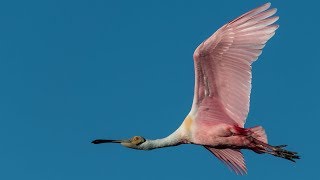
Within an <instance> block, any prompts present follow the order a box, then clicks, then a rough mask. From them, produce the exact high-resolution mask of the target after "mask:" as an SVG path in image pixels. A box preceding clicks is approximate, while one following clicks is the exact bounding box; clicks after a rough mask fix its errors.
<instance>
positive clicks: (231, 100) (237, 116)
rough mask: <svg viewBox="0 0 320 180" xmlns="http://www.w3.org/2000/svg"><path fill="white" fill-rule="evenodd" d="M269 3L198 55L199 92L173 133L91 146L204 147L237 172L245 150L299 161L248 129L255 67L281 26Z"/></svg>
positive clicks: (227, 29) (260, 131)
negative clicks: (252, 69) (255, 62)
mask: <svg viewBox="0 0 320 180" xmlns="http://www.w3.org/2000/svg"><path fill="white" fill-rule="evenodd" d="M270 6H271V4H270V3H266V4H264V5H262V6H260V7H258V8H255V9H253V10H251V11H249V12H247V13H245V14H243V15H241V16H240V17H238V18H236V19H234V20H232V21H230V22H229V23H227V24H225V25H224V26H222V27H221V28H220V29H218V30H217V31H216V32H215V33H214V34H213V35H211V36H210V37H209V38H208V39H206V40H205V41H204V42H202V43H201V44H200V45H199V46H198V47H197V48H196V50H195V51H194V54H193V59H194V71H195V90H194V98H193V104H192V108H191V111H190V112H189V114H188V115H187V116H186V118H185V119H184V121H183V122H182V124H181V126H180V127H179V128H178V129H177V130H176V131H175V132H173V133H172V134H171V135H169V136H167V137H165V138H162V139H156V140H150V139H145V138H143V137H141V136H134V137H132V138H131V139H125V140H106V139H97V140H94V141H92V143H93V144H101V143H120V144H122V145H123V146H125V147H128V148H133V149H138V150H152V149H156V148H163V147H169V146H177V145H181V144H194V145H198V146H203V147H204V148H206V149H207V150H209V151H210V152H211V153H212V154H213V155H215V156H216V157H217V158H218V159H220V160H221V161H222V162H224V163H225V164H226V165H227V166H228V167H229V168H230V169H231V170H233V171H234V172H235V173H237V174H240V175H243V174H246V173H247V169H246V165H245V161H244V157H243V154H242V153H241V149H249V150H252V151H254V152H256V153H258V154H262V153H267V154H271V155H273V156H276V157H281V158H284V159H287V160H290V161H293V162H295V160H296V159H299V158H300V157H299V156H298V154H297V153H296V152H292V151H288V150H286V149H284V147H285V146H286V145H280V146H272V145H270V144H268V140H267V135H266V133H265V131H264V129H263V128H262V127H261V126H256V127H251V128H245V127H244V124H245V121H246V118H247V115H248V112H249V100H250V91H251V76H252V75H251V64H252V63H253V62H254V61H256V60H257V59H258V57H259V55H260V54H261V53H262V49H263V47H264V46H265V44H266V43H267V41H268V40H269V39H270V38H271V37H272V36H273V35H274V34H275V31H276V29H277V28H278V27H279V26H278V25H277V24H274V23H275V22H276V21H277V20H278V19H279V17H278V16H273V15H274V14H275V13H276V11H277V10H276V9H275V8H272V9H270Z"/></svg>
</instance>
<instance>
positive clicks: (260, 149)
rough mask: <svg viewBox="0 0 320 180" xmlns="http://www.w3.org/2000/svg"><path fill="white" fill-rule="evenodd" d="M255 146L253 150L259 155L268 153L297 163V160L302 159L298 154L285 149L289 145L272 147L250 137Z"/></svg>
mask: <svg viewBox="0 0 320 180" xmlns="http://www.w3.org/2000/svg"><path fill="white" fill-rule="evenodd" d="M250 140H251V142H252V144H253V148H252V150H253V151H255V152H257V153H268V154H271V155H273V156H276V157H281V158H284V159H287V160H289V161H292V162H295V159H300V156H299V155H298V153H297V152H293V151H288V150H286V149H284V147H286V146H287V145H279V146H271V145H270V144H267V143H264V142H262V141H259V140H258V139H256V138H254V137H250Z"/></svg>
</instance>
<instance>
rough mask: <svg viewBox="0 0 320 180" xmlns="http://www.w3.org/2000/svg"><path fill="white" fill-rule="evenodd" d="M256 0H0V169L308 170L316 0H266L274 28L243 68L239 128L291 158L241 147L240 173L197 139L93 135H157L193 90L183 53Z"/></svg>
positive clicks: (315, 103) (104, 174)
mask: <svg viewBox="0 0 320 180" xmlns="http://www.w3.org/2000/svg"><path fill="white" fill-rule="evenodd" d="M264 3H266V1H262V0H255V1H253V0H250V1H245V0H233V1H214V0H206V1H205V0H197V1H193V2H191V1H189V2H184V1H150V0H145V1H121V0H119V1H103V0H96V1H92V0H86V1H84V0H77V1H76V0H74V1H71V0H56V1H43V0H37V1H36V0H30V1H22V0H21V1H18V0H11V1H1V2H0V24H1V25H0V123H1V124H0V140H1V144H0V179H3V180H9V179H14V180H21V179H30V180H44V179H45V180H71V179H77V180H88V179H94V180H105V179H120V180H121V179H123V180H124V179H125V180H127V179H129V178H132V179H141V180H144V179H174V178H177V179H185V180H189V179H190V180H191V179H192V180H194V179H235V178H236V179H254V180H257V179H280V178H285V179H291V180H295V179H297V180H298V179H299V180H300V179H302V178H306V179H316V177H317V178H319V170H320V169H319V160H320V158H319V152H318V151H319V148H320V146H319V133H318V129H319V125H320V123H319V122H320V121H319V119H320V116H319V111H320V105H319V100H320V95H319V92H320V85H319V82H320V80H319V78H320V73H319V66H320V61H319V60H320V56H319V52H320V46H319V44H318V42H319V40H320V39H319V26H320V24H319V17H320V16H319V9H318V7H319V2H317V1H273V2H272V3H273V7H277V8H278V10H279V11H278V15H279V16H280V20H279V24H280V28H279V30H278V31H277V34H276V36H274V37H273V39H271V40H270V41H269V43H268V45H267V46H266V47H265V49H264V53H263V54H262V56H261V57H260V59H259V61H257V62H256V63H255V64H254V66H253V91H252V95H251V111H250V114H249V117H248V121H247V127H248V126H249V127H250V126H254V125H263V126H264V127H265V128H266V130H267V133H268V137H269V142H270V143H271V144H275V145H277V144H289V148H290V149H291V150H294V151H298V152H300V153H301V155H302V159H301V160H300V161H299V162H298V163H296V164H294V163H291V162H289V161H286V160H282V159H279V158H275V157H272V156H268V155H257V154H255V153H253V152H248V151H245V157H246V162H247V167H248V170H249V171H248V173H249V174H248V175H247V176H244V177H241V176H237V177H236V175H235V174H233V173H232V172H230V171H229V170H228V169H227V168H226V167H225V166H224V165H223V164H222V163H220V162H219V161H218V160H217V159H216V158H215V157H213V156H212V155H211V154H210V153H209V152H207V151H206V150H205V149H204V148H202V147H197V146H192V145H184V146H179V147H173V148H166V149H159V150H154V151H148V152H144V151H136V150H131V149H126V148H123V147H121V146H120V145H118V144H110V145H99V146H96V145H92V144H90V141H91V140H93V139H95V138H114V139H117V138H128V137H131V136H133V135H142V136H145V137H146V138H160V137H164V136H166V135H168V134H170V133H171V132H172V131H174V130H175V129H176V128H177V127H178V126H179V125H180V123H181V121H182V120H183V119H184V117H185V115H186V114H187V113H188V112H189V109H190V107H191V103H192V97H193V86H194V73H193V60H192V54H193V51H194V49H195V48H196V46H197V45H198V44H199V43H201V42H202V41H203V40H204V39H205V38H207V37H208V36H209V35H211V34H212V33H213V32H214V31H215V30H217V29H218V28H219V27H220V26H222V25H223V24H225V23H226V22H228V21H229V20H232V19H233V18H235V17H237V16H239V15H240V14H242V13H244V12H246V11H248V10H250V9H252V8H255V7H257V6H259V5H262V4H264Z"/></svg>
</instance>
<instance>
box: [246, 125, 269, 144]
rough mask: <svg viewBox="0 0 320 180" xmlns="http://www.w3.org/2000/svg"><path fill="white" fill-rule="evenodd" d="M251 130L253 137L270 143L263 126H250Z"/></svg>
mask: <svg viewBox="0 0 320 180" xmlns="http://www.w3.org/2000/svg"><path fill="white" fill-rule="evenodd" d="M249 130H250V131H251V132H253V134H252V137H254V138H256V139H258V140H259V141H262V142H264V143H266V144H268V138H267V134H266V132H265V131H264V129H263V127H262V126H255V127H252V128H249Z"/></svg>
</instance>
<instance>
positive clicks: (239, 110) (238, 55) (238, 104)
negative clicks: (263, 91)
mask: <svg viewBox="0 0 320 180" xmlns="http://www.w3.org/2000/svg"><path fill="white" fill-rule="evenodd" d="M270 6H271V4H270V3H267V4H264V5H262V6H260V7H258V8H256V9H253V10H251V11H249V12H247V13H245V14H243V15H241V16H240V17H238V18H236V19H234V20H233V21H230V22H229V23H227V24H226V25H224V26H222V27H221V28H220V29H218V30H217V31H216V32H215V33H214V34H213V35H212V36H211V37H209V38H208V39H207V40H205V41H204V42H203V43H201V44H200V45H199V46H198V47H197V49H196V50H195V52H194V55H193V57H194V64H195V76H196V81H195V95H194V100H193V106H192V110H191V112H195V115H196V116H197V115H199V113H204V110H206V112H205V114H206V116H204V115H199V116H198V119H205V118H206V117H214V118H209V119H211V120H213V121H220V122H221V121H223V120H221V119H218V118H221V117H224V118H226V120H225V121H227V122H228V123H231V122H232V121H233V122H234V124H237V125H239V126H243V125H244V123H245V120H246V118H247V115H248V112H249V101H250V92H251V64H252V63H253V62H254V61H255V60H257V59H258V57H259V56H260V55H261V53H262V49H263V48H264V46H265V43H266V42H267V41H268V40H269V39H270V38H271V37H272V36H273V35H274V34H275V31H276V29H277V28H278V27H279V26H278V25H276V24H274V23H275V22H276V21H277V20H278V19H279V17H277V16H273V15H274V14H275V13H276V12H277V9H275V8H273V9H269V8H270ZM204 100H205V101H204ZM210 101H214V102H210ZM212 105H218V106H217V107H214V106H212ZM199 109H201V111H198V110H199ZM208 109H210V111H207V110H208ZM218 111H219V112H218ZM210 114H211V115H210ZM199 117H201V118H199ZM230 119H231V120H230Z"/></svg>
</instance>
